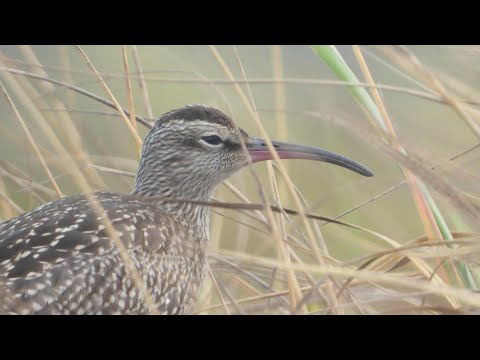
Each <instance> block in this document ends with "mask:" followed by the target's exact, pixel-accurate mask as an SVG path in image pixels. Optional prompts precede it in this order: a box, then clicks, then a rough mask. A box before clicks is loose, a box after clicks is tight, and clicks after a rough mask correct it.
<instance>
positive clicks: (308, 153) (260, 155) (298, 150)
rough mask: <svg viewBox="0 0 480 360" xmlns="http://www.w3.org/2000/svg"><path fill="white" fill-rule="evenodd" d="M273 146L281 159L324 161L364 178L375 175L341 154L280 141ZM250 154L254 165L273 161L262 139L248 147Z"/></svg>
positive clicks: (273, 142)
mask: <svg viewBox="0 0 480 360" xmlns="http://www.w3.org/2000/svg"><path fill="white" fill-rule="evenodd" d="M272 145H273V147H274V148H275V150H276V151H277V153H278V157H279V158H280V159H307V160H318V161H324V162H328V163H331V164H335V165H339V166H342V167H344V168H347V169H350V170H352V171H355V172H356V173H359V174H361V175H363V176H373V173H372V172H371V171H370V170H368V169H367V168H366V167H365V166H363V165H360V164H359V163H357V162H355V161H353V160H351V159H349V158H347V157H345V156H342V155H339V154H335V153H332V152H330V151H327V150H323V149H320V148H316V147H313V146H305V145H296V144H289V143H285V142H280V141H272ZM248 153H249V154H250V157H251V158H252V163H256V162H259V161H265V160H273V156H272V154H271V153H270V151H269V150H268V147H267V144H266V142H265V141H264V140H262V139H254V143H253V144H252V145H250V146H249V147H248Z"/></svg>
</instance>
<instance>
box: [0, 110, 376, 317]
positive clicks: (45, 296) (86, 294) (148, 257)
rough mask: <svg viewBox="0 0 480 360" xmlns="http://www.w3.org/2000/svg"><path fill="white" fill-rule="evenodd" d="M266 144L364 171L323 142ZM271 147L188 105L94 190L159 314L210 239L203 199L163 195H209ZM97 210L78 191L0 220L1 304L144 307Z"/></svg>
mask: <svg viewBox="0 0 480 360" xmlns="http://www.w3.org/2000/svg"><path fill="white" fill-rule="evenodd" d="M242 143H243V145H244V146H243V145H242ZM274 146H275V147H276V149H277V151H278V154H279V155H280V157H282V156H283V157H285V158H295V157H296V158H309V159H315V160H322V161H328V162H332V163H335V164H338V165H341V166H344V167H347V168H349V169H352V170H354V171H356V172H359V173H361V174H363V175H366V176H371V173H370V172H369V171H368V169H366V168H364V167H362V166H361V165H359V164H357V163H355V162H353V161H351V160H349V159H347V158H344V157H341V156H339V155H336V154H332V153H328V152H325V151H324V150H321V149H316V148H307V147H301V146H293V145H289V144H285V143H275V144H274ZM245 150H247V151H245ZM282 151H283V153H282ZM269 157H270V158H271V155H270V153H269V152H268V150H267V148H266V145H265V143H264V142H262V141H261V140H258V139H254V138H251V137H249V136H248V135H247V133H245V132H244V131H243V130H241V129H237V128H236V127H235V126H234V125H233V123H232V121H231V119H230V118H229V117H228V116H226V115H225V114H223V113H222V112H220V111H219V110H216V109H213V108H210V107H205V106H202V105H195V106H187V107H184V108H182V109H178V110H174V111H171V112H169V113H166V114H164V115H163V116H162V117H161V118H160V119H159V120H158V121H157V123H156V124H155V126H154V127H153V128H152V129H151V131H150V132H149V134H148V135H147V137H146V138H145V142H144V145H143V151H142V158H141V161H140V165H139V169H138V172H137V177H136V181H135V189H134V191H133V193H132V194H128V195H126V194H115V193H108V192H98V193H95V194H94V199H95V202H96V203H97V205H101V208H102V209H103V210H104V212H105V214H106V215H107V217H108V218H109V220H110V222H111V224H112V225H113V228H114V230H115V231H116V234H117V235H118V237H119V239H120V240H121V241H122V243H123V244H124V245H125V247H126V249H127V253H128V255H129V257H130V258H131V259H132V261H133V263H134V265H135V266H136V268H137V269H138V271H139V273H140V275H141V277H142V279H143V281H144V283H145V285H146V287H147V288H148V290H149V292H150V293H151V295H152V299H153V301H154V304H155V307H156V309H157V311H158V312H159V313H160V314H184V313H188V312H189V311H190V310H191V309H192V307H193V306H194V304H195V302H196V299H197V297H198V293H199V290H200V287H201V284H202V281H203V280H204V279H205V276H206V266H207V262H206V251H207V248H208V243H209V222H208V207H207V206H204V205H198V204H192V203H188V202H182V201H171V200H168V201H165V200H162V199H165V198H168V199H171V198H182V199H192V200H200V201H209V200H210V199H211V197H212V195H213V191H214V189H215V187H216V186H217V185H218V184H220V183H221V182H222V181H223V180H224V179H226V178H227V177H229V176H230V175H232V174H233V173H235V172H236V171H238V170H240V169H241V168H242V167H244V166H246V165H248V164H249V163H251V162H252V161H253V162H256V161H261V160H266V159H268V158H269ZM97 214H98V213H97V212H96V211H95V210H94V208H93V207H92V204H91V203H90V202H89V201H88V200H87V198H86V197H85V196H83V195H76V196H70V197H66V198H63V199H60V200H57V201H53V202H50V203H48V204H45V205H43V206H41V207H39V208H37V209H35V210H32V211H30V212H28V213H25V214H23V215H21V216H19V217H17V218H14V219H10V220H8V221H5V222H3V223H0V313H9V314H146V313H149V309H148V308H147V306H146V302H145V299H144V297H143V296H144V293H142V292H141V291H139V289H138V288H137V286H136V284H135V283H134V282H133V281H132V279H131V278H130V276H128V274H127V271H126V267H125V265H124V262H123V261H122V257H121V256H120V254H119V251H118V249H117V247H116V246H115V243H114V241H112V240H111V239H110V238H109V236H108V232H107V231H106V228H105V224H104V223H103V222H102V220H101V217H98V216H97Z"/></svg>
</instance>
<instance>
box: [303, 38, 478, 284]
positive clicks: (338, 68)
mask: <svg viewBox="0 0 480 360" xmlns="http://www.w3.org/2000/svg"><path fill="white" fill-rule="evenodd" d="M311 48H312V49H313V51H314V52H315V53H316V54H317V55H318V56H319V57H320V58H321V59H322V60H323V61H324V62H325V63H326V64H327V65H328V67H330V69H331V70H332V72H333V73H334V74H335V75H336V76H337V77H338V78H339V79H340V80H343V81H346V82H352V83H359V80H358V78H357V77H356V76H355V74H354V73H353V71H352V70H351V69H350V67H349V66H348V65H347V63H346V62H345V60H344V59H343V57H342V55H341V54H340V53H339V52H338V50H337V48H336V47H335V46H334V45H311ZM350 91H351V92H352V95H353V96H354V98H355V99H356V100H357V101H358V102H359V103H360V105H361V106H363V107H365V108H366V109H367V110H368V111H369V112H370V113H371V114H372V115H373V117H374V119H375V120H376V121H377V122H378V124H379V125H380V126H381V127H382V129H384V130H387V126H386V124H385V121H384V119H383V117H382V115H381V113H380V110H379V109H378V107H377V105H376V104H375V102H374V101H373V99H372V97H371V96H370V94H369V93H368V92H367V91H366V90H365V88H364V87H361V86H352V87H350ZM417 183H418V184H419V188H420V191H421V192H422V194H423V196H424V199H425V200H426V203H427V204H428V207H429V208H430V211H431V212H432V214H433V216H434V219H435V223H436V225H437V227H438V229H439V231H440V233H441V234H442V237H443V239H444V240H447V241H448V240H453V237H452V235H451V233H450V230H449V228H448V226H447V224H446V222H445V220H444V219H443V216H442V214H441V213H440V210H439V209H438V207H437V205H436V204H435V201H434V200H433V198H432V196H431V194H430V192H429V191H428V189H427V187H426V186H425V184H423V182H422V181H420V180H418V181H417ZM454 265H455V268H456V270H457V272H458V274H460V277H461V280H462V282H463V284H464V286H466V287H468V288H470V289H476V288H477V287H476V283H475V281H474V278H473V275H472V273H471V271H470V270H469V268H468V266H467V265H466V264H464V263H461V262H458V261H456V262H454ZM445 267H446V269H447V273H448V275H449V278H450V279H454V276H453V269H451V268H450V266H449V264H446V266H445Z"/></svg>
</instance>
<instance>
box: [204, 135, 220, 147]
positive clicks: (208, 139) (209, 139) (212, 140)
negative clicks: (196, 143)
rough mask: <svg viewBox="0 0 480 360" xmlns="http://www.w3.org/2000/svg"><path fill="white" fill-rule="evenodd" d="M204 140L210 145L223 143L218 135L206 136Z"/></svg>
mask: <svg viewBox="0 0 480 360" xmlns="http://www.w3.org/2000/svg"><path fill="white" fill-rule="evenodd" d="M202 140H203V141H205V142H206V143H208V144H210V145H219V144H221V143H222V142H223V140H222V138H221V137H220V136H217V135H210V136H204V137H203V138H202Z"/></svg>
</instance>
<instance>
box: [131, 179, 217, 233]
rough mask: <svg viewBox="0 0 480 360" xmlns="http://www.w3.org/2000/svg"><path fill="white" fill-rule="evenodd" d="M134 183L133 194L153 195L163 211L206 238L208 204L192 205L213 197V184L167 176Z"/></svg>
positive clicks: (207, 231)
mask: <svg viewBox="0 0 480 360" xmlns="http://www.w3.org/2000/svg"><path fill="white" fill-rule="evenodd" d="M140 180H142V179H138V177H137V181H136V183H135V189H134V190H133V192H132V193H133V194H134V195H138V196H145V197H153V198H155V201H156V203H157V206H158V207H159V208H161V209H163V210H166V211H167V212H169V213H170V214H172V215H173V216H175V218H177V219H178V220H179V221H181V222H184V223H187V224H189V225H190V226H193V227H194V228H197V230H198V231H201V232H203V234H202V235H205V236H204V237H205V238H206V239H207V240H208V234H209V206H208V205H200V204H196V203H195V204H193V203H190V202H188V201H189V200H192V201H195V202H209V201H211V200H212V197H213V191H214V187H212V186H207V185H208V184H194V183H192V182H190V181H187V180H186V179H178V177H176V178H174V179H172V178H170V177H168V176H161V177H156V178H155V179H152V181H148V179H145V180H144V181H140Z"/></svg>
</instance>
